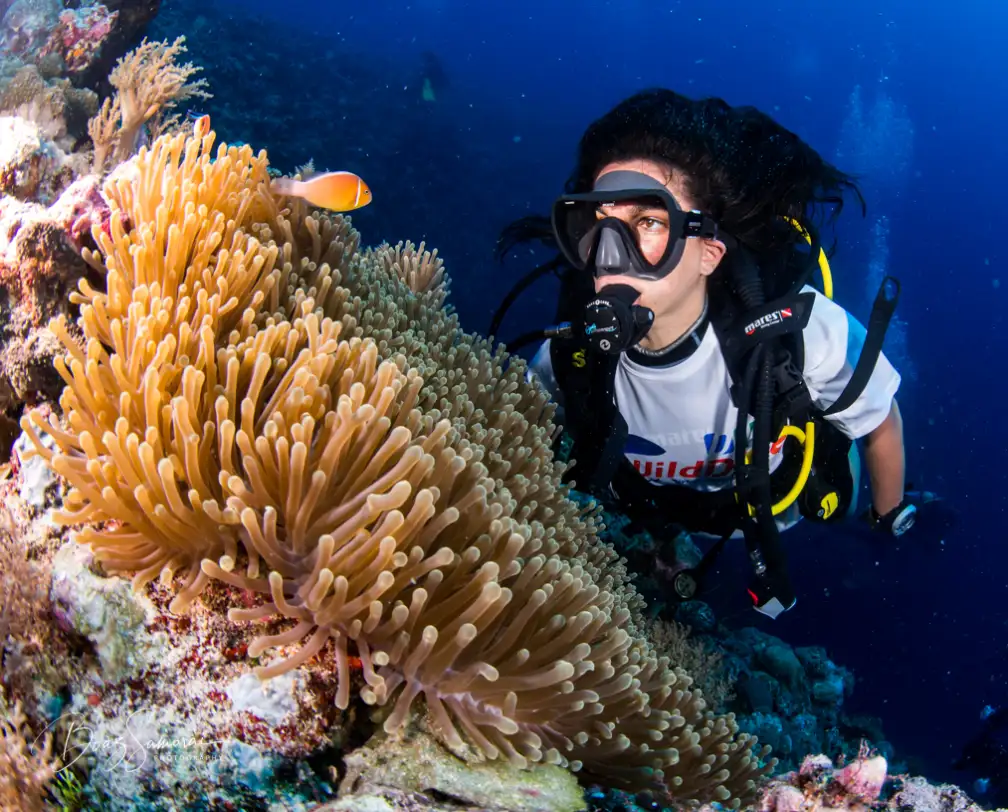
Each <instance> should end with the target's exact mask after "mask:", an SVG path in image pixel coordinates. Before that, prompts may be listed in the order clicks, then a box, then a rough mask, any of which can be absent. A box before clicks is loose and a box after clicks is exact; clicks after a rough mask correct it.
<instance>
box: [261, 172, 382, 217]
mask: <svg viewBox="0 0 1008 812" xmlns="http://www.w3.org/2000/svg"><path fill="white" fill-rule="evenodd" d="M270 190H271V191H272V192H273V194H275V195H282V196H285V197H300V198H303V199H304V200H307V201H308V202H309V203H311V204H312V205H313V206H318V207H319V208H320V209H331V210H332V211H353V210H354V209H359V208H361V207H362V206H366V205H367V204H368V203H370V202H371V190H370V189H369V188H368V185H367V184H366V183H365V182H364V181H363V180H362V179H361V178H360V177H358V176H357V175H355V174H354V173H353V172H326V173H324V174H321V175H315V176H314V177H311V178H308V180H294V179H293V178H274V179H273V180H272V181H271V182H270Z"/></svg>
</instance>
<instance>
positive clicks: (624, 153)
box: [490, 89, 916, 618]
mask: <svg viewBox="0 0 1008 812" xmlns="http://www.w3.org/2000/svg"><path fill="white" fill-rule="evenodd" d="M566 191H567V193H566V194H564V195H563V196H562V197H560V198H559V199H558V200H557V201H556V202H555V204H554V206H553V210H552V216H551V217H550V218H549V220H548V221H547V220H546V218H543V217H534V216H533V217H527V218H523V219H522V220H520V221H518V222H516V223H513V224H512V225H510V226H509V227H508V228H507V229H505V231H504V233H503V234H502V236H501V242H500V243H499V245H498V253H499V255H501V256H504V255H506V254H507V253H508V252H509V251H510V250H511V249H512V248H513V247H514V246H515V245H517V244H519V243H522V242H529V241H532V240H538V241H540V242H542V243H544V244H548V245H551V246H552V247H555V248H556V249H558V251H559V253H558V255H557V256H556V257H555V258H554V259H553V260H551V261H550V262H548V263H546V264H545V265H542V266H540V267H539V268H537V269H536V270H535V271H533V272H531V273H530V274H528V275H527V276H526V278H525V279H523V280H522V281H521V282H519V283H518V285H516V287H515V289H514V290H512V292H511V293H510V294H509V296H508V297H507V298H506V299H505V301H504V303H503V304H502V306H501V309H500V310H498V312H497V314H496V315H495V317H494V321H493V324H492V325H491V328H490V334H491V335H493V336H498V335H499V330H500V327H501V324H502V321H503V318H504V314H505V313H506V311H507V309H508V307H510V305H511V304H512V303H513V302H514V301H515V299H516V298H517V296H518V295H519V294H520V293H521V292H522V291H523V290H525V289H526V288H527V287H528V286H529V285H530V284H531V283H532V282H533V281H535V279H537V278H540V277H542V276H544V275H545V274H546V273H549V272H553V273H556V274H557V275H558V276H559V277H560V280H561V295H560V302H559V308H558V313H557V319H558V323H557V325H556V326H554V327H551V328H549V329H547V330H539V331H534V332H532V333H526V334H524V335H523V336H521V337H519V339H518V340H517V341H515V342H507V343H508V347H509V349H510V350H512V351H514V350H515V349H516V348H517V346H520V345H521V344H528V343H531V342H533V341H537V340H541V339H545V341H543V342H542V344H541V346H540V347H539V350H538V352H537V353H536V355H535V357H534V359H533V361H532V363H531V365H530V373H529V374H530V377H532V378H534V379H536V380H538V381H539V383H540V384H541V385H542V386H544V387H545V388H546V389H547V390H548V391H549V393H550V394H551V396H552V397H553V399H554V400H555V401H556V403H557V404H558V407H559V408H558V411H557V419H558V421H559V422H560V423H561V424H562V425H563V427H564V429H565V432H566V433H567V434H568V435H569V437H570V438H571V440H572V447H571V452H570V456H571V457H572V458H573V460H574V465H573V466H572V467H571V468H570V469H569V470H568V472H567V474H566V475H565V476H566V481H568V482H571V481H573V483H574V485H575V487H576V488H577V490H579V491H582V492H586V493H588V494H590V495H592V496H594V497H595V498H597V499H598V500H599V501H601V502H602V503H603V504H605V505H607V506H612V507H613V508H615V509H616V510H618V511H620V512H622V513H624V514H625V515H627V516H628V517H629V518H630V519H631V520H632V521H634V522H635V523H637V524H639V525H641V526H643V527H646V528H648V529H650V530H652V532H668V531H670V528H685V529H686V530H688V531H689V532H690V533H691V534H693V536H694V537H695V538H696V537H700V538H707V539H709V540H713V541H714V543H713V544H712V546H711V547H710V549H709V550H708V551H707V553H706V554H705V555H704V557H703V560H702V561H701V563H700V565H699V566H698V567H696V568H694V569H693V570H685V571H683V572H682V573H680V574H679V576H677V577H676V580H675V582H674V590H675V592H676V593H677V597H678V599H680V600H686V599H689V598H690V597H693V596H694V594H695V592H696V589H697V586H698V582H699V580H700V579H701V576H702V575H703V573H704V572H705V571H706V570H707V569H709V567H710V564H711V563H712V562H713V560H714V558H715V556H716V555H717V554H718V552H719V551H720V550H721V549H722V547H723V546H724V545H725V543H726V541H727V540H729V539H731V538H742V539H744V541H745V545H746V550H747V553H748V557H749V560H750V564H751V567H752V580H751V582H750V586H749V588H748V590H747V591H748V593H749V596H750V598H751V600H752V604H753V606H754V608H755V609H756V610H757V611H759V612H761V613H762V614H764V615H767V616H769V617H771V618H776V617H778V616H779V615H780V614H781V613H782V612H785V611H787V610H788V609H790V608H791V607H793V606H794V605H795V601H796V597H795V593H794V590H793V588H792V586H791V583H790V578H789V576H788V573H787V567H786V560H785V556H784V553H783V549H782V545H781V543H780V538H779V534H780V532H781V531H782V530H786V529H787V528H790V527H791V526H793V525H794V524H796V523H797V522H798V521H799V519H800V518H801V517H805V518H809V519H812V520H816V521H838V520H840V519H842V518H843V517H845V516H849V515H852V514H853V513H854V512H855V510H856V496H857V489H858V484H859V482H860V470H859V467H858V464H857V463H858V455H857V446H856V445H855V444H854V441H856V440H861V441H862V442H863V445H864V458H865V463H866V467H867V470H868V475H869V480H870V485H871V505H870V506H869V507H868V509H867V512H866V513H865V514H864V518H865V519H867V521H868V524H869V525H870V526H871V527H872V528H874V529H875V530H878V531H880V532H881V533H885V534H889V535H890V536H897V537H898V536H901V535H902V534H903V533H905V532H906V531H907V530H909V529H910V527H911V526H912V525H913V523H914V519H915V513H916V507H915V505H914V504H912V503H911V501H909V500H908V499H907V498H906V497H905V494H904V446H903V430H902V421H901V417H900V411H899V407H898V405H897V403H896V400H895V395H896V391H897V389H898V388H899V385H900V376H899V374H898V373H897V371H896V370H895V369H894V368H893V366H892V365H891V364H890V362H889V361H888V360H887V359H886V357H885V356H884V355H883V354H882V351H881V349H882V341H883V338H884V335H885V330H886V327H887V326H888V323H889V320H890V318H891V316H892V313H893V311H894V309H895V306H896V302H897V299H898V296H899V284H898V282H897V281H896V280H895V279H893V278H891V277H887V278H886V279H885V280H884V282H883V284H882V286H881V288H880V290H879V294H878V297H877V298H876V300H875V305H874V308H873V310H872V314H871V317H870V319H869V322H868V329H867V330H866V329H865V327H864V326H862V325H861V324H860V323H859V322H858V321H857V320H856V319H855V318H853V317H852V316H851V315H850V314H849V313H848V312H847V311H845V310H844V309H843V308H842V307H841V306H839V305H838V304H836V303H834V302H833V301H832V278H831V275H830V269H829V263H828V259H827V254H826V252H825V251H824V250H823V249H822V247H821V245H820V242H819V237H818V232H817V230H816V229H815V227H814V225H813V216H814V214H815V213H816V211H817V210H818V209H820V208H822V207H826V206H828V205H829V206H831V207H832V209H833V211H832V216H831V218H830V219H831V220H832V219H834V218H835V217H836V216H837V215H838V214H839V212H840V210H841V209H842V206H843V197H844V193H845V192H851V191H852V192H853V193H854V194H855V195H856V196H857V198H858V200H859V201H860V203H861V207H862V211H864V209H865V203H864V199H863V197H862V196H861V193H860V191H859V190H858V188H857V186H856V184H855V183H854V181H853V180H852V179H851V178H850V177H848V176H847V175H845V174H843V173H842V172H840V171H839V170H838V169H836V168H835V167H833V166H831V165H830V164H828V163H827V162H826V161H824V160H823V159H822V158H821V157H820V156H819V155H818V154H817V153H816V152H815V151H814V150H813V149H812V148H811V147H809V146H808V145H806V144H805V143H803V142H802V141H801V140H800V139H799V138H798V137H797V136H795V135H794V134H792V133H791V132H789V131H787V130H786V129H784V128H783V127H781V126H780V125H779V124H777V123H776V122H775V121H773V120H772V119H771V118H770V117H768V116H767V115H765V114H763V113H761V112H759V111H757V110H755V109H753V108H750V107H731V106H729V105H728V104H727V103H725V102H724V101H722V100H720V99H700V100H692V99H689V98H686V97H684V96H682V95H679V94H677V93H675V92H673V91H671V90H665V89H654V90H646V91H643V92H640V93H638V94H636V95H634V96H632V97H630V98H628V99H626V100H625V101H623V102H621V103H620V104H618V105H617V106H616V107H615V108H614V109H612V110H611V111H610V112H609V113H607V114H605V115H603V116H602V117H601V118H599V119H598V120H596V121H595V122H594V123H592V124H591V125H590V126H589V127H588V129H587V131H586V132H585V133H584V135H583V137H582V139H581V142H580V147H579V151H578V158H577V165H576V168H575V170H574V173H573V175H572V176H571V178H570V180H569V181H568V183H567V187H566ZM817 269H821V272H822V278H823V290H822V291H820V290H817V289H816V288H814V287H813V286H812V284H811V282H812V278H813V271H815V270H817ZM852 469H853V470H852Z"/></svg>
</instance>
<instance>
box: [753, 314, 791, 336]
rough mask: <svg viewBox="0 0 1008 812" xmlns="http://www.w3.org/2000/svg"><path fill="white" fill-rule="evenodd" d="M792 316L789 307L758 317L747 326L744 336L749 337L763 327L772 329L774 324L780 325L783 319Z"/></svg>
mask: <svg viewBox="0 0 1008 812" xmlns="http://www.w3.org/2000/svg"><path fill="white" fill-rule="evenodd" d="M792 315H793V314H792V313H791V308H790V307H782V308H781V309H780V310H774V311H773V312H771V313H767V314H766V315H765V316H760V317H759V318H758V319H756V321H754V322H751V323H749V324H747V325H746V328H745V334H746V335H747V336H751V335H752V334H753V333H755V332H756V331H757V330H762V329H763V328H764V327H773V326H774V325H775V324H781V323H782V322H783V321H784V319H789V318H791V316H792Z"/></svg>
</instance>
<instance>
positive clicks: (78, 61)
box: [40, 4, 119, 73]
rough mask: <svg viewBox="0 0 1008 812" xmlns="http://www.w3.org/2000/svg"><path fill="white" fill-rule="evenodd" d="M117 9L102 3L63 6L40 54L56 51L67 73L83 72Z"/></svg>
mask: <svg viewBox="0 0 1008 812" xmlns="http://www.w3.org/2000/svg"><path fill="white" fill-rule="evenodd" d="M118 17H119V12H118V11H111V12H110V11H109V10H108V9H107V8H106V7H105V6H103V5H100V4H99V5H93V6H81V7H80V8H75V9H66V10H65V11H63V12H62V13H61V14H60V15H59V21H58V22H57V24H56V25H55V26H54V28H53V30H52V32H51V33H50V34H49V39H48V41H47V42H46V44H45V46H44V47H43V48H42V50H41V52H40V56H43V57H45V56H47V55H48V54H57V55H58V56H59V57H60V59H62V61H63V64H64V65H65V66H66V70H67V71H69V72H70V73H80V72H82V71H86V70H87V69H88V68H89V67H90V66H91V64H92V63H93V62H94V61H95V60H96V59H98V57H99V55H100V54H101V49H102V46H103V45H104V44H105V40H106V39H108V37H109V35H110V34H111V33H112V31H113V30H114V28H115V26H116V22H117V20H118Z"/></svg>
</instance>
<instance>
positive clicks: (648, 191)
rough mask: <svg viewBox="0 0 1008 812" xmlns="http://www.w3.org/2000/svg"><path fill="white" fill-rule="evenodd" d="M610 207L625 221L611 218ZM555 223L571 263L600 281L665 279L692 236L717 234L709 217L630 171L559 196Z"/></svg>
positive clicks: (559, 241) (611, 174)
mask: <svg viewBox="0 0 1008 812" xmlns="http://www.w3.org/2000/svg"><path fill="white" fill-rule="evenodd" d="M610 209H611V210H614V211H616V210H618V211H619V213H620V214H622V215H624V217H623V218H621V217H616V216H612V215H607V214H606V212H607V210H610ZM624 218H625V219H624ZM552 220H553V233H554V236H555V237H556V241H557V245H558V246H559V248H560V251H561V252H562V253H563V255H564V257H565V258H566V259H567V261H568V262H569V263H570V264H571V265H573V266H574V267H575V268H578V269H580V270H584V269H590V270H591V271H592V273H593V274H594V275H595V276H596V277H598V278H601V277H604V276H615V275H622V276H630V277H636V278H638V279H645V280H656V279H662V278H664V277H666V276H668V275H669V274H670V273H672V271H673V270H675V267H676V266H677V265H678V264H679V260H681V259H682V255H683V251H684V250H685V248H686V240H687V239H688V238H690V237H707V238H717V236H718V228H717V223H715V222H714V221H713V220H712V219H711V218H710V217H707V216H706V215H704V214H702V213H701V212H699V211H683V210H682V208H680V206H679V204H678V203H677V202H676V199H675V198H674V197H673V196H672V195H671V193H670V192H669V190H668V189H666V188H665V186H664V185H663V184H662V183H661V182H660V181H659V180H657V179H656V178H652V177H651V176H650V175H645V174H644V173H643V172H633V171H630V170H617V171H613V172H607V173H606V174H604V175H602V177H600V178H599V179H598V181H596V183H595V188H594V189H593V190H592V191H591V192H586V193H584V194H574V195H564V196H563V197H560V198H559V199H558V200H557V201H556V203H554V204H553V217H552ZM645 240H646V241H647V246H646V247H647V250H646V252H645V250H643V247H642V242H643V241H645ZM647 255H651V256H652V257H653V258H654V261H653V262H652V261H649V260H648V259H647Z"/></svg>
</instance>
